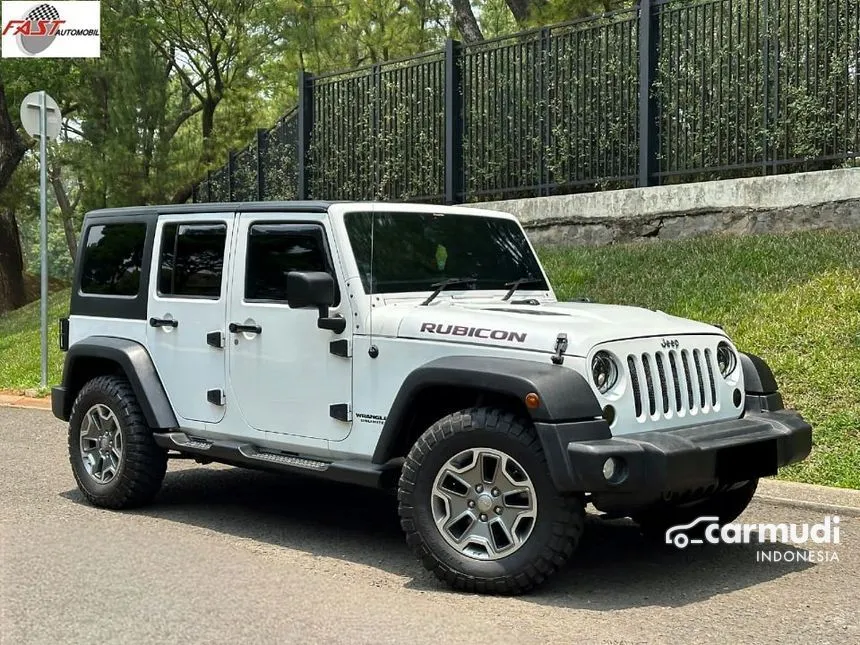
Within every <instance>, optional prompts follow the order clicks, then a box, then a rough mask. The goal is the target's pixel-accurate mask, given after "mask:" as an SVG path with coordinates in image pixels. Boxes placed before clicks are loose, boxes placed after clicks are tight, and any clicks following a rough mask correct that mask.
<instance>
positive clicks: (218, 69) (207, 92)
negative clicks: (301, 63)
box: [147, 0, 268, 202]
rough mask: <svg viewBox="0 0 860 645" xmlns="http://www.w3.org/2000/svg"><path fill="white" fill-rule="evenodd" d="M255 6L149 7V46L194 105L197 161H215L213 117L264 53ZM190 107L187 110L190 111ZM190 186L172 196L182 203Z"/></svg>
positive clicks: (194, 0)
mask: <svg viewBox="0 0 860 645" xmlns="http://www.w3.org/2000/svg"><path fill="white" fill-rule="evenodd" d="M258 4H259V3H257V2H254V1H253V0H159V1H158V2H153V3H148V4H147V8H148V9H150V11H151V15H152V17H153V18H152V19H151V20H150V25H151V27H152V29H153V32H154V39H153V41H152V42H153V45H154V46H155V47H156V48H157V49H158V51H159V52H160V54H161V55H162V56H163V57H164V59H165V60H166V61H167V63H168V65H169V69H171V70H172V71H173V72H174V73H175V74H176V76H177V78H178V79H179V81H180V82H181V84H182V86H183V91H184V93H185V94H187V95H188V96H191V97H194V98H195V99H196V101H198V103H199V110H196V111H199V112H200V114H201V121H200V134H201V139H202V149H201V153H200V162H201V164H202V165H203V167H206V166H209V165H211V164H212V163H213V162H214V161H215V160H216V159H217V157H218V153H219V152H223V151H222V150H219V149H218V147H217V142H216V137H215V135H216V129H215V114H216V110H217V109H218V106H219V105H220V104H221V102H222V101H223V100H224V99H225V97H226V96H227V95H228V94H229V93H230V92H231V91H233V90H237V89H240V88H241V87H242V86H243V85H245V86H247V85H249V84H250V82H251V80H252V79H251V74H252V70H253V69H255V68H256V67H257V66H258V65H259V64H260V63H261V62H262V60H263V59H264V57H265V53H266V51H267V50H268V46H267V44H266V40H265V38H264V30H261V29H260V28H259V17H260V16H259V11H258V9H257V5H258ZM190 109H191V108H189V110H190ZM191 190H192V183H191V182H190V181H188V182H185V183H184V184H182V185H181V186H180V187H179V188H178V189H177V191H176V192H175V193H174V195H173V196H172V199H173V201H176V202H184V201H186V200H187V199H188V197H189V196H190V195H191Z"/></svg>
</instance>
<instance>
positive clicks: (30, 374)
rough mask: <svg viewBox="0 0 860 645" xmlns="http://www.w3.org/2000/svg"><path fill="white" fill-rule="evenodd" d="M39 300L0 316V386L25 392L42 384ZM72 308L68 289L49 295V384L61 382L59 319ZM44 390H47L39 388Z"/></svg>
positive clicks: (4, 388)
mask: <svg viewBox="0 0 860 645" xmlns="http://www.w3.org/2000/svg"><path fill="white" fill-rule="evenodd" d="M39 312H40V309H39V301H38V300H36V301H35V302H31V303H30V304H29V305H27V306H25V307H21V308H20V309H16V310H15V311H13V312H11V313H8V314H6V315H5V316H0V390H11V391H13V392H18V393H23V392H24V391H25V390H27V391H29V390H33V389H38V388H39V378H40V375H41V370H42V368H41V355H42V354H41V340H40V334H39V331H40V323H39ZM68 312H69V291H68V289H62V290H60V291H55V292H53V293H50V294H49V296H48V387H49V388H50V386H51V385H54V384H56V383H59V382H60V379H61V378H62V371H63V354H62V352H60V348H59V346H58V344H57V334H58V331H59V330H58V322H57V320H58V319H59V318H60V317H61V316H65V315H66V314H67V313H68ZM28 393H29V392H28ZM40 393H41V394H45V393H46V392H40Z"/></svg>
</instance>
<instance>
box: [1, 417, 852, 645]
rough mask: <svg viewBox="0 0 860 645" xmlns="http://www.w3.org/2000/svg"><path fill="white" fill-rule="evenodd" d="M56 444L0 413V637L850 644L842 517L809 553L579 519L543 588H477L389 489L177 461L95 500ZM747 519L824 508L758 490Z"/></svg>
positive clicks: (46, 431)
mask: <svg viewBox="0 0 860 645" xmlns="http://www.w3.org/2000/svg"><path fill="white" fill-rule="evenodd" d="M65 442H66V439H65V428H64V425H63V424H62V423H60V422H58V421H56V420H55V419H54V418H53V417H52V416H51V415H50V413H48V412H44V411H33V410H12V409H2V408H0V556H2V560H1V561H0V609H2V613H0V640H2V642H3V643H10V644H11V643H63V642H69V643H129V644H131V643H134V644H137V643H156V642H180V641H181V642H186V643H191V642H206V643H228V642H229V643H243V644H244V643H336V642H338V643H339V642H343V643H387V642H390V643H407V642H419V643H480V644H481V645H485V644H489V643H517V644H522V643H547V642H554V643H556V642H557V643H605V644H609V643H630V644H632V643H674V642H679V643H693V642H695V643H712V642H726V643H753V642H755V643H762V642H779V643H821V644H823V643H858V642H860V585H858V580H860V519H857V518H856V517H855V518H852V517H844V516H843V517H842V518H841V544H839V545H837V546H836V547H834V551H835V552H836V554H837V557H838V558H839V560H838V561H837V562H822V563H806V562H790V563H786V562H782V563H761V562H757V561H756V560H757V557H756V551H757V547H755V546H743V545H724V546H708V547H701V546H698V547H693V546H691V547H689V548H688V549H687V550H686V551H675V550H671V549H669V548H655V547H653V546H649V545H648V544H646V543H645V542H643V540H642V539H641V538H640V537H639V534H638V532H637V530H636V528H635V527H634V526H633V525H631V524H629V523H626V522H624V521H615V522H606V521H601V520H598V519H596V518H594V519H591V520H590V521H589V524H588V533H587V537H586V538H585V539H584V542H583V544H582V546H581V550H580V552H579V557H578V558H577V560H576V561H575V562H574V563H572V564H571V565H570V566H568V567H567V568H566V569H565V570H564V571H563V572H562V573H561V574H560V575H558V576H556V577H555V578H554V579H553V580H552V581H551V583H550V584H549V585H548V586H546V587H544V588H542V589H541V590H540V591H539V592H538V593H535V594H532V595H530V596H526V597H520V598H486V597H481V596H474V595H464V594H457V593H453V592H449V591H447V590H445V589H443V588H442V587H440V586H439V585H438V584H437V583H436V581H435V579H434V578H433V577H432V576H430V575H429V574H427V573H426V572H424V571H423V569H421V568H420V566H419V565H418V563H417V561H415V560H414V559H413V557H412V555H411V553H410V552H409V551H408V549H407V548H406V546H405V544H404V541H403V539H402V536H401V533H400V529H399V526H398V523H397V515H396V508H395V503H394V499H393V498H392V497H389V496H386V495H383V494H379V493H376V492H374V491H367V490H361V489H353V488H348V487H345V486H340V485H333V484H328V483H319V482H316V481H314V480H310V479H299V478H292V477H277V476H273V475H268V474H263V473H255V472H249V471H243V470H238V469H232V468H227V467H215V466H207V467H200V466H191V465H189V464H186V463H184V462H174V463H172V464H171V467H170V470H169V472H168V475H167V478H166V480H165V486H164V489H163V491H162V493H161V495H160V496H159V498H158V499H157V502H156V504H155V505H154V506H152V507H150V508H148V509H146V510H145V511H137V512H127V513H117V512H108V511H101V510H97V509H95V508H92V507H90V506H88V505H86V504H85V503H84V502H83V501H82V498H81V496H80V495H79V494H78V492H77V490H76V488H75V486H74V481H73V479H72V476H71V473H70V471H69V466H68V460H67V456H66V448H65ZM743 519H745V520H747V521H751V522H760V521H762V522H764V521H774V522H805V521H810V522H815V521H821V520H822V519H823V511H822V510H816V509H813V508H806V509H804V508H793V507H786V506H783V505H781V504H779V505H775V504H773V503H771V502H767V501H762V500H757V501H755V502H754V503H753V505H752V506H751V507H750V509H749V510H748V511H747V512H746V513H745V515H744V517H743ZM778 550H779V552H780V553H782V554H783V555H784V554H785V553H787V552H789V551H793V550H794V549H792V548H789V547H788V546H780V547H779V549H778Z"/></svg>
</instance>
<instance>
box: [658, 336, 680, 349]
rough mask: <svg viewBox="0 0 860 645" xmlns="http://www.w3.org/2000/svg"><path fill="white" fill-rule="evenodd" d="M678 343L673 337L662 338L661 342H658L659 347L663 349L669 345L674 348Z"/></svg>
mask: <svg viewBox="0 0 860 645" xmlns="http://www.w3.org/2000/svg"><path fill="white" fill-rule="evenodd" d="M680 344H681V343H679V342H678V341H677V340H675V339H673V338H664V339H663V342H662V343H660V347H662V348H663V349H666V348H667V347H671V348H673V349H676V348H678V347H679V346H680Z"/></svg>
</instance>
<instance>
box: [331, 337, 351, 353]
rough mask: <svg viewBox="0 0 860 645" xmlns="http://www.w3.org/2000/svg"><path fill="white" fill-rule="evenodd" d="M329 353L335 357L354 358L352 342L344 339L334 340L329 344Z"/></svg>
mask: <svg viewBox="0 0 860 645" xmlns="http://www.w3.org/2000/svg"><path fill="white" fill-rule="evenodd" d="M328 351H329V353H330V354H334V355H335V356H342V357H343V358H349V357H350V356H352V342H351V341H349V340H347V339H346V338H343V339H341V340H333V341H331V342H330V343H329V344H328Z"/></svg>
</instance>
